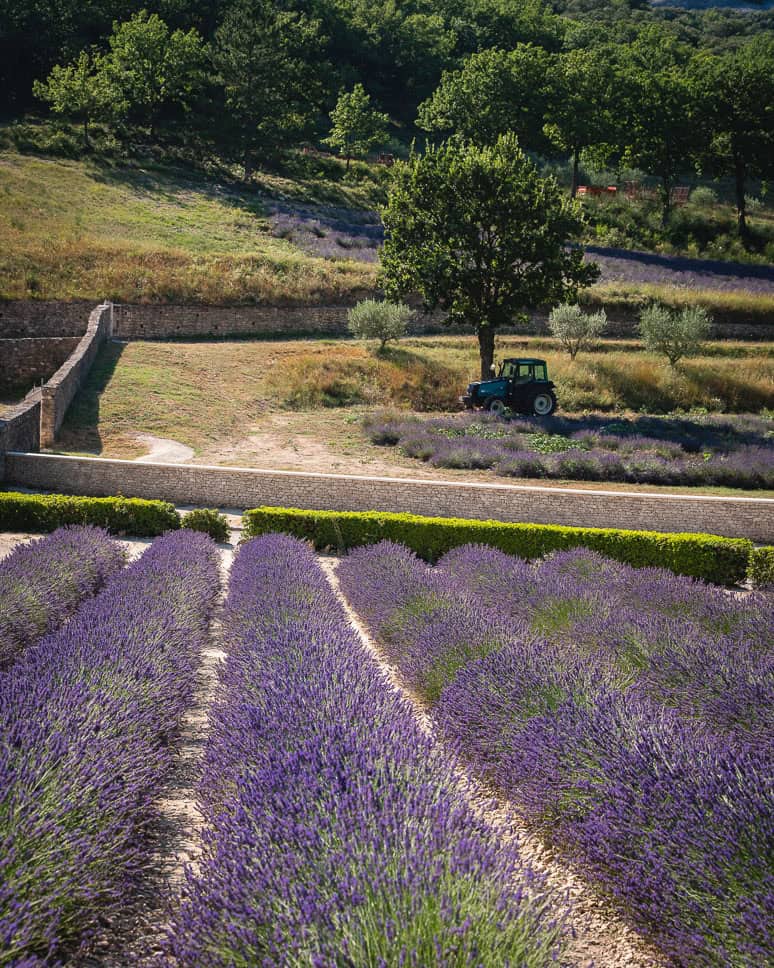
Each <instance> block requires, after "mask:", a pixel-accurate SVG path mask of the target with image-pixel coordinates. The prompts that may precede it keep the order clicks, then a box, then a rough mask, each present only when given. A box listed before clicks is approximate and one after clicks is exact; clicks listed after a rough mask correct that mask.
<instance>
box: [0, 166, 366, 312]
mask: <svg viewBox="0 0 774 968" xmlns="http://www.w3.org/2000/svg"><path fill="white" fill-rule="evenodd" d="M373 277H374V269H373V267H372V266H368V265H364V264H362V263H357V262H353V261H351V260H344V259H341V260H336V261H333V260H325V259H317V258H313V257H311V256H309V255H306V254H305V253H303V252H301V251H300V250H299V249H297V248H296V247H295V246H293V245H292V244H291V243H290V242H288V241H286V240H284V239H278V238H275V237H273V236H272V235H271V234H270V226H269V223H268V220H267V218H266V216H265V214H264V211H263V207H262V204H261V201H260V197H259V195H258V194H257V193H255V192H248V191H243V192H236V191H235V190H234V189H232V188H228V187H226V186H223V185H218V184H217V183H215V182H212V181H206V180H204V179H203V178H195V177H194V176H192V175H190V174H189V173H182V172H179V171H173V170H144V169H130V168H121V169H112V168H109V167H106V166H98V165H91V164H87V163H84V162H75V161H63V160H54V159H43V158H30V157H27V156H22V155H18V154H14V153H11V152H6V153H3V154H2V155H0V297H4V298H30V297H33V298H49V299H70V298H82V299H101V298H109V299H115V300H117V301H135V302H138V301H180V302H203V303H208V302H209V303H230V302H252V301H256V300H265V301H271V302H275V303H279V302H283V301H304V302H316V301H322V300H328V299H339V298H341V297H342V296H345V295H351V294H352V293H358V292H364V291H366V290H369V289H370V288H371V287H372V286H373Z"/></svg>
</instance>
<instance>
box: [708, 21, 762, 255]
mask: <svg viewBox="0 0 774 968" xmlns="http://www.w3.org/2000/svg"><path fill="white" fill-rule="evenodd" d="M690 77H691V81H692V83H693V85H694V90H695V93H696V100H697V102H698V104H699V109H698V120H699V121H700V123H701V124H703V126H704V127H705V128H706V130H708V131H710V132H711V137H710V138H709V140H708V143H707V145H706V150H705V152H704V155H703V157H702V162H703V166H704V167H705V168H706V169H708V170H709V171H711V172H712V173H713V174H715V175H720V176H724V175H730V176H731V177H732V178H733V179H734V187H735V192H736V212H737V225H738V229H739V235H740V236H741V237H742V239H745V240H746V239H747V238H748V236H749V233H748V229H747V205H746V194H747V186H748V182H749V180H750V179H751V178H756V177H757V178H771V177H772V175H774V38H772V37H770V36H769V37H765V36H764V37H759V38H755V39H754V40H752V41H748V42H747V43H746V44H744V45H743V46H742V47H740V48H738V49H737V50H733V51H730V52H727V53H725V54H721V55H719V56H718V55H715V54H711V53H709V52H707V51H703V52H701V53H700V54H698V55H697V56H696V57H695V58H694V60H693V63H692V64H691V71H690Z"/></svg>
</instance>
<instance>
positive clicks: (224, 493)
mask: <svg viewBox="0 0 774 968" xmlns="http://www.w3.org/2000/svg"><path fill="white" fill-rule="evenodd" d="M5 474H6V483H8V484H17V485H24V486H26V487H32V488H37V489H40V490H44V491H60V492H63V493H70V494H89V495H96V496H106V495H111V494H123V495H124V496H126V497H145V498H162V499H165V500H168V501H172V502H174V503H175V504H194V505H199V506H210V507H211V506H216V507H238V508H249V507H257V506H259V505H262V504H267V505H277V506H282V507H298V508H311V509H330V510H340V511H368V510H376V511H406V512H411V513H414V514H425V515H441V516H453V517H462V518H483V519H493V520H499V521H528V522H533V523H539V524H567V525H578V526H583V527H599V528H633V529H636V530H649V531H671V532H685V531H689V532H690V531H693V532H707V533H710V534H719V535H725V536H726V537H732V538H735V537H742V538H751V539H752V540H753V541H756V542H760V543H762V544H766V543H772V542H774V500H772V499H765V498H725V497H710V496H707V497H701V496H697V497H683V496H682V495H669V494H655V493H646V492H633V491H602V490H591V489H588V488H587V489H584V488H551V487H528V486H519V485H510V484H464V483H459V484H458V483H454V482H448V481H418V480H410V479H399V478H386V477H355V476H349V475H341V474H307V473H303V472H300V471H268V470H252V469H244V468H236V467H212V466H204V465H196V464H152V463H140V462H136V461H123V460H104V459H101V458H89V457H60V456H55V455H50V454H21V453H13V454H8V455H7V457H6V470H5Z"/></svg>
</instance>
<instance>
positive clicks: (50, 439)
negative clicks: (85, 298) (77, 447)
mask: <svg viewBox="0 0 774 968" xmlns="http://www.w3.org/2000/svg"><path fill="white" fill-rule="evenodd" d="M112 319H113V311H112V306H111V304H110V303H104V304H103V305H101V306H97V308H96V309H94V310H92V312H91V314H90V316H89V323H88V326H87V327H86V332H85V334H84V335H83V336H82V337H81V339H80V340H79V341H78V345H77V347H76V348H75V350H74V351H73V352H72V353H71V354H70V356H69V358H68V359H67V361H66V362H65V363H64V364H63V365H62V366H61V367H60V368H59V369H58V370H57V371H56V373H55V374H54V375H53V376H52V377H51V379H50V380H49V381H48V383H46V384H45V385H44V386H43V388H42V398H41V411H40V446H41V447H51V446H52V445H53V443H54V440H55V438H56V434H57V431H58V430H59V428H60V427H61V426H62V421H63V420H64V417H65V414H66V413H67V408H68V407H69V406H70V403H71V402H72V399H73V397H74V396H75V394H76V393H77V392H78V389H79V387H80V386H81V384H82V383H83V381H84V379H85V378H86V375H87V374H88V372H89V370H90V369H91V365H92V363H93V362H94V360H95V359H96V356H97V353H98V352H99V348H100V346H101V345H102V344H103V343H104V342H105V340H106V339H107V338H108V337H109V336H110V335H111V329H112Z"/></svg>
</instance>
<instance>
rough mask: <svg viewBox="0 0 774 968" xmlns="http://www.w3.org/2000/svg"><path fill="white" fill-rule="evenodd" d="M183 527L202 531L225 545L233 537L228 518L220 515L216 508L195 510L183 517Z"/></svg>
mask: <svg viewBox="0 0 774 968" xmlns="http://www.w3.org/2000/svg"><path fill="white" fill-rule="evenodd" d="M181 527H183V528H188V529H189V530H190V531H202V532H203V533H204V534H208V535H209V536H210V537H211V538H212V540H213V541H219V542H221V543H224V542H226V541H228V539H229V538H230V537H231V529H230V528H229V526H228V518H227V517H226V515H225V514H220V513H219V512H218V511H217V510H216V509H215V508H194V509H193V511H189V512H188V513H187V514H184V515H183V520H182V522H181Z"/></svg>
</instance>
